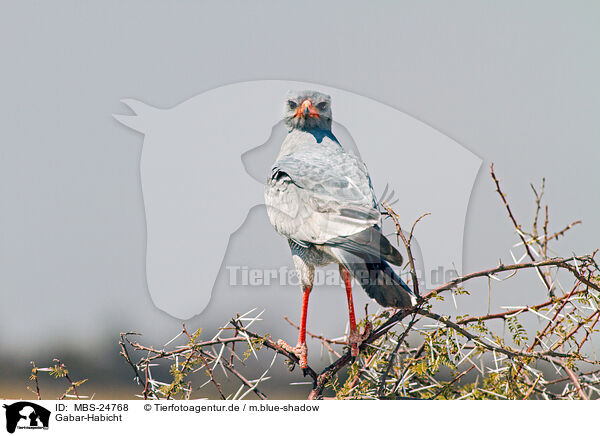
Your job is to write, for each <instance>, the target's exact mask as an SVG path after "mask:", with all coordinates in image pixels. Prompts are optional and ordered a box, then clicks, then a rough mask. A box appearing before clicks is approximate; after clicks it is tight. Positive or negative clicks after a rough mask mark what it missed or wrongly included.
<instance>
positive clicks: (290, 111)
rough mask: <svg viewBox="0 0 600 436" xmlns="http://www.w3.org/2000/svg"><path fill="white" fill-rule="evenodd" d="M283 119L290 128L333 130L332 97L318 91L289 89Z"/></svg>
mask: <svg viewBox="0 0 600 436" xmlns="http://www.w3.org/2000/svg"><path fill="white" fill-rule="evenodd" d="M283 120H284V122H285V124H286V126H288V127H289V129H290V130H293V129H300V130H313V129H321V130H331V97H330V96H328V95H327V94H322V93H320V92H317V91H289V92H288V94H287V96H286V99H285V103H284V107H283Z"/></svg>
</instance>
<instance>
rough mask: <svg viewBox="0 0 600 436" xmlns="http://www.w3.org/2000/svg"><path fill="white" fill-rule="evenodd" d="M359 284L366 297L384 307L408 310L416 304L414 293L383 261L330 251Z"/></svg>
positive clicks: (376, 258)
mask: <svg viewBox="0 0 600 436" xmlns="http://www.w3.org/2000/svg"><path fill="white" fill-rule="evenodd" d="M331 250H332V251H333V252H334V254H335V256H336V257H337V258H338V260H340V261H341V262H342V264H343V265H344V267H346V269H347V270H348V271H350V273H351V274H352V276H353V277H354V278H355V279H356V281H358V283H360V285H361V286H362V287H363V289H364V290H365V291H366V293H367V295H368V296H369V297H371V298H373V299H375V301H377V303H379V304H380V305H382V306H384V307H398V308H408V307H412V306H414V305H415V304H416V303H417V299H416V296H415V293H414V292H413V291H412V289H410V288H409V287H408V285H407V284H406V283H404V281H403V280H402V279H401V278H400V277H398V275H397V274H396V273H395V272H394V270H393V269H392V267H391V266H390V265H389V264H388V263H387V262H386V261H385V260H383V259H381V258H378V257H376V256H372V255H368V254H361V255H359V254H355V253H350V252H348V251H346V250H343V249H341V248H332V249H331Z"/></svg>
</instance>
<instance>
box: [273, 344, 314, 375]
mask: <svg viewBox="0 0 600 436" xmlns="http://www.w3.org/2000/svg"><path fill="white" fill-rule="evenodd" d="M277 345H279V346H280V347H281V348H283V349H284V350H285V351H287V352H288V353H292V354H293V355H294V356H296V357H297V358H298V360H299V361H300V368H302V369H306V368H308V360H307V356H308V348H307V347H306V343H300V342H298V345H296V346H295V347H292V346H291V345H289V344H288V343H287V342H285V341H284V340H283V339H279V340H278V341H277Z"/></svg>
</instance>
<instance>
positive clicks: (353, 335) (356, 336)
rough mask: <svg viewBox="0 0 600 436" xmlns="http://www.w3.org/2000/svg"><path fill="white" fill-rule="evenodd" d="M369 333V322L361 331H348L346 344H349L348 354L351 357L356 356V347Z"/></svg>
mask: <svg viewBox="0 0 600 436" xmlns="http://www.w3.org/2000/svg"><path fill="white" fill-rule="evenodd" d="M370 334H371V323H370V322H367V323H366V325H365V328H364V330H363V332H362V333H359V332H358V331H357V330H355V331H353V332H350V336H348V345H350V354H351V355H352V357H357V356H358V347H360V345H361V344H362V343H363V342H364V341H365V340H366V339H367V338H368V337H369V335H370Z"/></svg>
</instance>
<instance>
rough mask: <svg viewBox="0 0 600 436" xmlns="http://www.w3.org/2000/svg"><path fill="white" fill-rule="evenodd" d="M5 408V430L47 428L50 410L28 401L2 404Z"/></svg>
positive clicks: (10, 431) (11, 431) (12, 431)
mask: <svg viewBox="0 0 600 436" xmlns="http://www.w3.org/2000/svg"><path fill="white" fill-rule="evenodd" d="M3 407H4V408H5V409H6V431H8V432H9V433H14V432H15V430H16V429H17V428H18V429H43V430H47V429H48V425H49V423H50V411H49V410H48V409H45V408H43V407H42V406H40V405H37V404H35V403H30V402H29V401H19V402H17V403H13V404H9V405H7V404H4V406H3Z"/></svg>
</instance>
